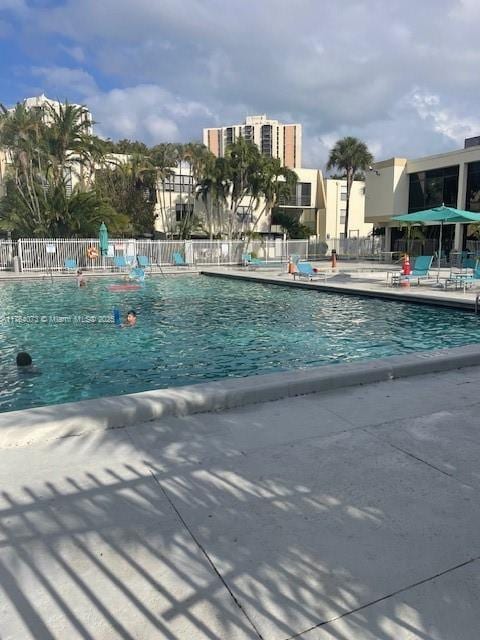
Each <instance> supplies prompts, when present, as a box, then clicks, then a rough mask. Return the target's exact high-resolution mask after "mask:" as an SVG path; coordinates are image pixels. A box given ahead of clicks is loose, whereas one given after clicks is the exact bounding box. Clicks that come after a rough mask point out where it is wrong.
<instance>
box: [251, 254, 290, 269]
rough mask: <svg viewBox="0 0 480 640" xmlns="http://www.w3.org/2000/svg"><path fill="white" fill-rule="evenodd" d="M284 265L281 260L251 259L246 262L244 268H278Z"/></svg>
mask: <svg viewBox="0 0 480 640" xmlns="http://www.w3.org/2000/svg"><path fill="white" fill-rule="evenodd" d="M284 264H285V263H284V262H282V261H281V260H261V259H260V258H252V257H250V259H249V260H247V261H246V263H245V266H246V267H247V269H259V268H260V269H262V268H264V269H265V268H266V269H268V268H270V269H274V268H278V267H281V266H282V265H284Z"/></svg>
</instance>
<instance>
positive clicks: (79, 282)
mask: <svg viewBox="0 0 480 640" xmlns="http://www.w3.org/2000/svg"><path fill="white" fill-rule="evenodd" d="M77 286H78V287H86V286H87V281H86V280H85V278H84V276H83V273H82V270H81V269H79V270H78V271H77Z"/></svg>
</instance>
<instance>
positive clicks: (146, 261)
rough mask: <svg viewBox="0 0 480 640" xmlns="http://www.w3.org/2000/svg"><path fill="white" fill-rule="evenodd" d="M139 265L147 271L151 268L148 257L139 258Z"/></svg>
mask: <svg viewBox="0 0 480 640" xmlns="http://www.w3.org/2000/svg"><path fill="white" fill-rule="evenodd" d="M137 264H138V266H139V267H140V268H141V269H147V268H148V267H150V266H151V265H150V260H149V259H148V258H147V256H137Z"/></svg>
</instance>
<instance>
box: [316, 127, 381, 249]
mask: <svg viewBox="0 0 480 640" xmlns="http://www.w3.org/2000/svg"><path fill="white" fill-rule="evenodd" d="M372 162H373V156H372V154H371V153H370V151H369V150H368V147H367V145H366V144H365V143H364V142H361V141H360V140H358V138H354V137H352V136H347V137H346V138H342V139H341V140H338V141H337V142H336V143H335V145H334V147H333V149H332V150H331V151H330V154H329V156H328V162H327V171H330V170H331V169H333V168H336V169H338V170H340V171H343V172H344V173H345V178H346V180H347V201H346V206H345V238H348V217H349V213H350V194H351V191H352V183H353V180H354V176H355V174H356V173H357V172H358V171H365V170H366V169H368V167H369V165H371V164H372Z"/></svg>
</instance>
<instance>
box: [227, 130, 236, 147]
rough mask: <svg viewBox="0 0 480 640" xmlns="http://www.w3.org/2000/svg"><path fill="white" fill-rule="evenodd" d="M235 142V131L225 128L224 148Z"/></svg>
mask: <svg viewBox="0 0 480 640" xmlns="http://www.w3.org/2000/svg"><path fill="white" fill-rule="evenodd" d="M234 142H235V129H234V128H233V127H227V128H226V129H225V146H226V147H227V146H228V145H229V144H233V143H234Z"/></svg>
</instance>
